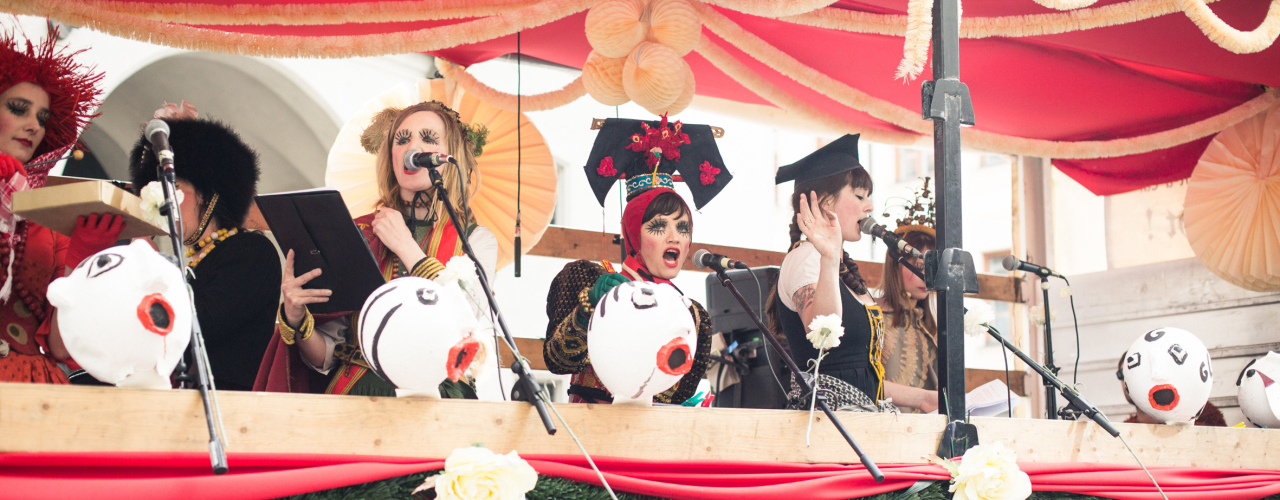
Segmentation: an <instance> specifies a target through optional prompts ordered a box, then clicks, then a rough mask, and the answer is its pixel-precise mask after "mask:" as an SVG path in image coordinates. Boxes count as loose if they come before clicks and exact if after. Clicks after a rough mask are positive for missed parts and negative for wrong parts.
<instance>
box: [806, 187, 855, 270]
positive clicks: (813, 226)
mask: <svg viewBox="0 0 1280 500" xmlns="http://www.w3.org/2000/svg"><path fill="white" fill-rule="evenodd" d="M796 224H797V225H799V226H800V232H802V233H804V236H805V237H806V238H808V239H809V243H812V244H813V247H814V248H815V249H817V250H818V254H819V255H821V256H822V258H824V259H837V260H839V259H840V258H841V257H842V256H843V255H844V236H843V235H842V234H841V232H840V220H839V219H838V218H837V217H836V214H835V212H832V211H830V210H827V209H824V208H822V206H821V204H820V203H819V202H818V195H817V193H814V192H813V191H810V192H809V194H808V195H805V194H804V193H800V211H799V212H798V213H796Z"/></svg>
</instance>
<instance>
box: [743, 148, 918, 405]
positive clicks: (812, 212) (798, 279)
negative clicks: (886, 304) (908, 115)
mask: <svg viewBox="0 0 1280 500" xmlns="http://www.w3.org/2000/svg"><path fill="white" fill-rule="evenodd" d="M776 181H777V183H779V184H781V183H783V182H787V181H795V182H796V185H795V190H794V192H793V194H792V195H791V206H792V208H793V209H794V210H795V212H796V215H795V217H794V218H793V219H792V222H791V248H790V250H789V251H788V252H787V256H786V258H785V259H783V261H782V269H780V270H779V274H778V283H777V284H776V285H775V287H774V290H773V293H772V298H771V300H770V301H769V304H768V306H767V307H768V310H767V314H768V315H769V317H770V323H771V325H770V326H771V329H773V330H774V331H781V332H782V333H783V334H784V335H785V337H786V341H787V344H788V346H789V348H790V351H791V356H792V357H793V358H795V360H796V363H797V364H799V365H800V366H802V367H803V366H810V365H812V361H813V360H816V359H817V358H818V350H817V349H816V348H815V347H813V344H812V343H811V342H810V341H809V340H808V339H807V338H806V336H807V334H808V333H809V327H808V325H810V324H812V322H813V320H814V319H815V318H818V317H820V316H827V315H835V316H837V317H839V318H840V319H841V324H842V326H843V327H844V332H845V333H844V337H843V338H842V339H840V344H839V345H838V346H836V347H834V348H831V350H830V351H829V352H828V354H827V356H826V357H825V358H824V361H823V363H822V364H821V368H820V373H819V374H818V385H819V387H821V388H822V389H823V390H827V391H830V392H831V393H832V397H830V398H829V399H830V401H831V402H832V406H833V407H834V408H836V409H837V410H857V411H891V410H892V409H893V407H894V405H895V404H896V405H901V406H908V407H912V408H919V409H921V410H923V411H931V410H934V409H936V408H937V401H936V398H933V399H931V398H929V394H930V393H929V392H928V391H924V390H922V389H917V388H913V387H905V386H901V385H898V384H894V383H886V382H885V381H884V366H883V365H882V364H881V360H880V350H881V348H882V346H883V338H884V337H883V336H884V321H883V318H882V316H881V311H880V308H879V307H878V306H877V305H876V304H875V301H873V300H872V298H871V296H870V295H869V294H868V291H867V284H866V281H865V280H864V279H863V278H862V275H861V274H859V273H858V265H857V264H856V263H854V261H853V259H851V258H849V254H848V253H847V252H845V251H844V248H843V247H844V243H845V242H846V241H858V240H859V239H861V238H862V233H861V231H859V229H858V222H859V221H861V220H862V219H864V218H866V217H867V215H868V214H870V213H871V208H872V207H871V187H872V184H871V176H870V175H869V174H868V173H867V171H866V169H864V168H862V165H861V164H860V163H858V136H857V135H845V136H844V137H841V138H839V139H836V140H835V141H833V142H831V143H830V144H827V145H826V146H823V147H822V148H820V149H818V150H817V151H814V152H813V153H810V154H809V156H806V157H804V158H802V159H800V161H797V162H795V163H793V164H791V165H787V166H784V167H782V168H779V169H778V175H777V179H776ZM802 235H803V236H804V237H805V239H803V240H802V239H801V236H802ZM796 376H797V374H792V381H791V389H792V390H791V392H790V393H788V395H787V396H788V399H789V400H791V402H792V403H791V404H792V406H793V407H799V408H808V406H809V401H811V395H808V394H802V391H801V389H800V384H799V383H798V382H797V380H796V379H795V377H796ZM889 399H891V400H892V403H890V402H889Z"/></svg>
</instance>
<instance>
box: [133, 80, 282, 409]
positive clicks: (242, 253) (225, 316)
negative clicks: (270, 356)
mask: <svg viewBox="0 0 1280 500" xmlns="http://www.w3.org/2000/svg"><path fill="white" fill-rule="evenodd" d="M155 117H156V118H160V119H163V120H164V121H165V123H167V124H168V125H169V146H170V148H171V149H172V150H173V154H174V157H175V158H176V161H174V164H173V167H174V171H175V173H176V175H177V186H176V187H177V189H178V190H179V191H180V192H181V195H180V203H179V204H178V210H179V211H180V212H181V214H182V226H183V227H182V230H183V231H185V233H186V234H183V235H182V239H183V242H182V243H183V246H185V247H186V256H187V268H188V269H190V270H191V271H192V275H193V277H192V278H191V279H190V283H191V290H192V292H193V293H194V294H195V306H196V316H197V319H199V321H200V329H201V333H202V335H203V336H204V343H205V351H206V352H207V353H208V355H209V369H210V370H211V371H212V372H213V378H214V382H215V383H216V385H217V387H218V389H224V390H233V391H248V390H252V389H253V381H254V378H255V377H256V376H257V374H258V365H259V364H261V363H262V354H263V352H265V351H266V349H267V343H268V342H270V341H271V334H272V332H273V331H274V328H275V318H276V313H275V312H276V304H278V303H279V300H280V287H279V285H278V284H279V283H280V257H279V255H280V254H279V252H277V251H276V247H275V244H273V243H271V240H270V239H268V238H267V237H266V236H264V235H263V234H262V233H260V232H257V231H250V230H248V229H246V228H245V227H244V223H245V219H247V218H248V216H249V208H250V206H252V204H253V196H254V195H255V194H256V193H257V191H258V177H259V169H258V154H257V153H256V152H254V151H253V149H251V148H250V147H249V146H248V145H246V144H245V143H244V141H242V140H241V139H240V136H239V135H238V134H236V133H235V131H233V130H231V128H230V127H229V126H227V125H226V124H224V123H221V122H218V121H214V120H209V119H199V118H197V111H196V109H195V108H194V107H192V106H191V105H190V104H189V103H187V102H183V103H182V104H181V106H174V105H172V104H170V105H166V106H165V107H164V108H161V109H159V110H157V111H156V113H155ZM157 163H158V162H157V159H156V155H155V151H154V150H153V149H152V147H151V143H150V141H149V140H148V139H147V138H146V137H141V138H139V139H138V142H137V143H136V144H134V146H133V151H132V152H131V153H130V155H129V174H130V176H131V178H132V181H133V190H134V192H135V193H138V194H142V192H143V190H145V189H147V187H148V186H149V185H153V184H152V183H155V184H154V186H155V187H158V186H159V182H158V180H157V177H156V175H157V173H158V172H157V171H156V165H157ZM152 189H155V188H154V187H153V188H152Z"/></svg>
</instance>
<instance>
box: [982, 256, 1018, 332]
mask: <svg viewBox="0 0 1280 500" xmlns="http://www.w3.org/2000/svg"><path fill="white" fill-rule="evenodd" d="M1009 255H1010V252H1009V251H1008V250H1000V251H996V252H986V253H983V254H982V260H983V262H984V264H985V265H984V267H985V269H983V272H985V273H988V274H998V275H1001V276H1008V275H1009V271H1006V270H1005V269H1004V258H1005V257H1008V256H1009ZM988 302H989V303H990V304H991V311H992V313H994V314H993V319H992V320H991V326H993V327H995V329H996V330H997V331H999V332H1000V333H1003V334H1005V335H1013V329H1012V328H1013V313H1012V311H1011V310H1010V309H1009V308H1010V306H1011V305H1012V304H1010V303H1008V302H1001V301H998V300H992V301H988ZM985 340H986V343H985V344H984V345H1000V342H999V341H997V340H996V339H993V338H991V336H987V337H986V339H985Z"/></svg>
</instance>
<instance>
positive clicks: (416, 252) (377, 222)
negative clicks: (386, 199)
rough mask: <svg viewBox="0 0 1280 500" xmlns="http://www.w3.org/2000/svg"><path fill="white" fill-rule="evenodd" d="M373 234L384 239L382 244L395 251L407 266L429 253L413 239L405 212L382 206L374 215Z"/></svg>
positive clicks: (381, 239) (379, 238)
mask: <svg viewBox="0 0 1280 500" xmlns="http://www.w3.org/2000/svg"><path fill="white" fill-rule="evenodd" d="M370 226H371V227H373V234H374V235H375V236H377V237H378V240H380V241H382V245H383V246H385V247H387V249H388V250H391V252H392V253H395V254H396V256H397V257H399V258H400V262H403V263H404V265H405V267H413V265H414V264H415V263H417V262H418V261H419V260H422V258H423V257H426V256H427V254H426V253H424V252H423V251H422V248H420V247H419V246H418V242H416V241H414V240H413V232H411V231H409V226H406V225H405V223H404V214H401V213H400V212H399V211H397V210H393V209H390V208H385V207H383V208H380V209H378V212H377V214H375V215H374V216H373V223H371V224H370Z"/></svg>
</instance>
